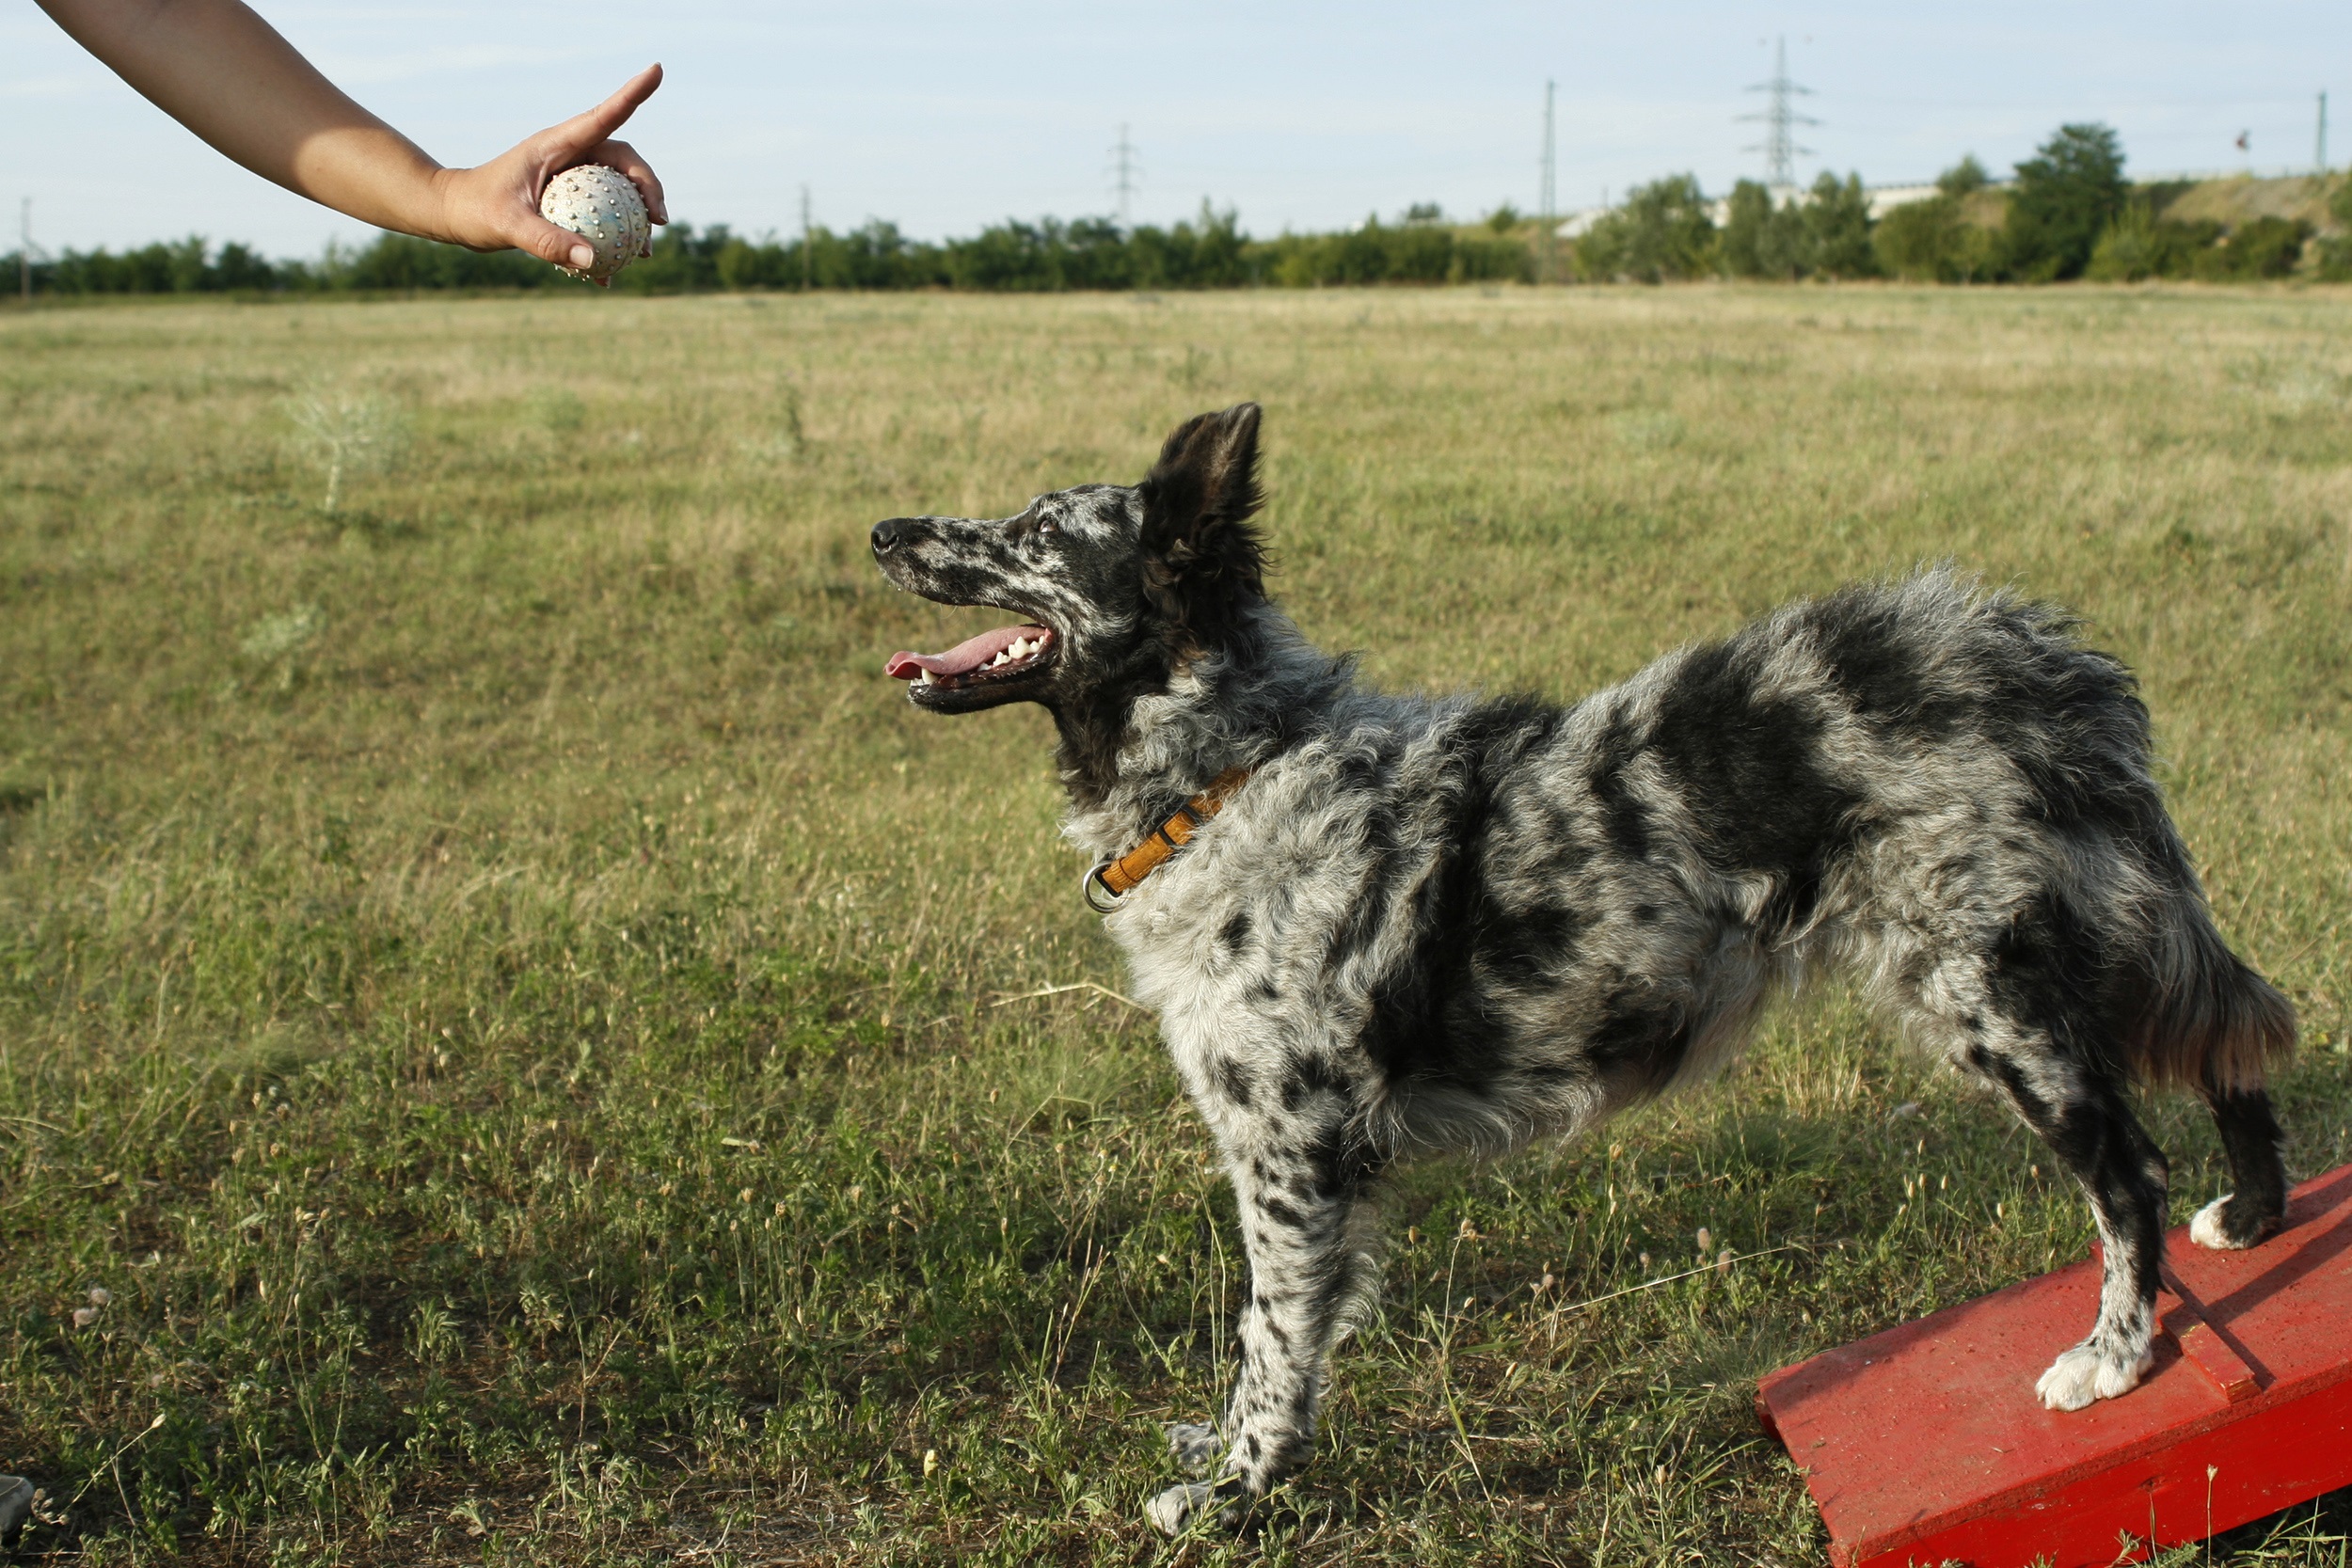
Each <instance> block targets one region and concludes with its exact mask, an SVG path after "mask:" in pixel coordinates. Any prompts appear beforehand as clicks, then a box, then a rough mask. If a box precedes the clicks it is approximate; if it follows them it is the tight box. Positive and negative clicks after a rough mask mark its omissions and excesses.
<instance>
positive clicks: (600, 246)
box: [539, 164, 653, 283]
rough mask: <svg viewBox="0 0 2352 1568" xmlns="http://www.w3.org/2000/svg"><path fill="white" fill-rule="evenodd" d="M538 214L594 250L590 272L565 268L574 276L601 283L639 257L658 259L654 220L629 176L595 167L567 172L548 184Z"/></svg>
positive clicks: (589, 165) (590, 166)
mask: <svg viewBox="0 0 2352 1568" xmlns="http://www.w3.org/2000/svg"><path fill="white" fill-rule="evenodd" d="M539 215H540V216H542V217H544V218H546V219H547V220H548V222H549V223H551V224H553V225H555V226H556V227H557V228H558V229H563V230H569V231H570V232H572V233H575V234H577V235H579V236H580V238H581V239H583V240H586V241H587V242H588V243H589V245H592V246H593V247H595V249H596V260H595V261H592V262H590V263H589V264H588V265H587V266H586V267H584V268H583V267H564V269H563V270H564V271H565V272H567V273H570V274H571V275H572V276H573V277H584V278H587V279H588V280H589V281H590V282H592V283H601V282H603V281H604V280H605V279H606V278H608V277H612V275H613V274H614V273H616V272H618V271H620V270H621V269H622V268H623V267H625V266H627V265H628V264H629V263H630V262H631V261H635V260H637V258H639V257H640V256H650V255H652V254H653V243H652V241H653V220H652V219H651V218H649V217H648V216H646V214H645V200H644V198H643V197H641V196H639V195H638V194H637V187H636V186H635V185H633V184H631V183H629V181H628V176H627V175H624V174H620V173H618V172H616V171H614V170H612V169H609V168H603V167H599V166H596V165H595V164H583V165H581V166H580V167H578V168H567V169H565V170H564V172H563V173H561V174H559V175H557V176H556V177H555V178H554V179H552V180H550V181H548V188H547V190H546V192H545V193H544V194H542V195H541V196H540V198H539Z"/></svg>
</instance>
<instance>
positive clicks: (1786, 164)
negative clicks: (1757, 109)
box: [1740, 37, 1821, 189]
mask: <svg viewBox="0 0 2352 1568" xmlns="http://www.w3.org/2000/svg"><path fill="white" fill-rule="evenodd" d="M1745 90H1747V91H1749V92H1765V93H1770V94H1772V99H1771V101H1770V106H1769V107H1767V108H1766V109H1765V111H1764V112H1763V113H1762V114H1756V115H1741V116H1740V119H1741V120H1742V121H1747V120H1761V121H1762V122H1763V124H1764V140H1763V142H1762V143H1761V144H1760V145H1757V146H1755V147H1746V148H1742V149H1740V150H1741V151H1743V152H1761V153H1763V154H1764V182H1765V183H1766V184H1768V185H1772V186H1774V187H1777V188H1780V189H1788V188H1789V187H1791V186H1793V185H1795V184H1796V182H1797V168H1796V165H1797V155H1798V154H1799V153H1803V154H1804V155H1805V156H1806V157H1811V156H1812V155H1813V149H1811V148H1809V147H1799V146H1798V145H1797V143H1796V138H1795V136H1794V135H1791V134H1790V133H1791V131H1792V129H1793V128H1794V127H1796V126H1799V125H1819V124H1820V123H1821V122H1820V120H1818V119H1812V118H1811V117H1810V116H1806V115H1801V114H1799V113H1797V112H1796V110H1795V109H1794V108H1793V107H1792V106H1791V105H1790V103H1789V102H1788V101H1789V100H1790V99H1791V98H1796V97H1800V96H1802V97H1806V98H1810V97H1812V96H1813V89H1812V88H1811V87H1799V86H1797V84H1796V83H1794V82H1792V81H1790V80H1789V79H1788V39H1787V38H1785V37H1784V38H1781V39H1779V40H1775V41H1774V43H1773V45H1772V80H1771V81H1769V82H1758V83H1756V85H1755V86H1754V87H1748V88H1747V89H1745Z"/></svg>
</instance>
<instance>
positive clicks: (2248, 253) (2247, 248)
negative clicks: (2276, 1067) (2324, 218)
mask: <svg viewBox="0 0 2352 1568" xmlns="http://www.w3.org/2000/svg"><path fill="white" fill-rule="evenodd" d="M2311 235H2312V228H2311V225H2309V224H2307V223H2298V222H2296V221H2295V220H2293V219H2290V218H2280V217H2259V218H2256V219H2254V220H2253V221H2252V222H2251V223H2248V224H2245V225H2243V226H2241V227H2240V228H2239V229H2238V230H2237V231H2236V232H2235V233H2233V234H2232V235H2231V236H2230V244H2229V253H2230V275H2231V276H2232V277H2244V278H2255V277H2286V276H2287V275H2288V274H2290V273H2292V272H2293V271H2294V270H2295V268H2296V263H2297V262H2298V261H2302V259H2303V242H2304V241H2305V240H2308V239H2310V238H2311Z"/></svg>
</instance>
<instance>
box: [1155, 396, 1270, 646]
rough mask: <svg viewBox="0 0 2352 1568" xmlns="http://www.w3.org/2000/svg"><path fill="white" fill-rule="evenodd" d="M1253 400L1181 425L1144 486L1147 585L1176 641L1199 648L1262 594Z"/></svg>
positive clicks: (1219, 636) (1226, 631)
mask: <svg viewBox="0 0 2352 1568" xmlns="http://www.w3.org/2000/svg"><path fill="white" fill-rule="evenodd" d="M1258 415H1259V408H1258V405H1257V404H1254V403H1240V404H1234V405H1233V406H1232V407H1231V408H1228V409H1226V410H1224V411H1223V412H1221V413H1216V414H1200V415H1196V416H1194V417H1193V418H1191V419H1189V420H1185V421H1184V423H1183V424H1181V425H1178V426H1177V427H1176V430H1175V432H1174V434H1172V435H1170V436H1168V443H1167V445H1165V446H1163V447H1162V448H1161V449H1160V460H1159V461H1158V462H1157V463H1155V464H1153V465H1152V472H1151V473H1150V474H1149V475H1148V476H1147V477H1146V478H1145V479H1144V482H1143V483H1142V485H1141V486H1140V488H1141V490H1142V493H1143V557H1144V567H1143V591H1144V594H1145V596H1146V597H1147V598H1148V599H1150V600H1151V602H1152V608H1153V609H1154V610H1158V611H1159V613H1160V615H1161V617H1162V618H1163V619H1164V620H1166V621H1167V622H1168V624H1169V625H1170V626H1172V627H1174V628H1175V630H1176V632H1177V636H1178V641H1179V642H1181V643H1184V644H1189V647H1190V651H1192V652H1201V651H1205V650H1206V649H1208V648H1210V647H1214V646H1215V645H1216V644H1217V643H1219V642H1221V641H1224V640H1225V638H1226V636H1227V635H1228V634H1229V633H1230V632H1231V631H1232V629H1233V627H1234V625H1235V623H1236V622H1237V621H1238V619H1239V616H1240V613H1241V611H1242V610H1244V609H1245V608H1247V607H1248V605H1249V604H1250V603H1252V602H1254V601H1256V600H1260V599H1263V598H1264V597H1265V545H1264V543H1263V541H1262V540H1261V539H1260V538H1259V537H1258V531H1257V530H1256V529H1254V528H1251V527H1250V526H1249V518H1250V517H1251V515H1253V514H1255V513H1256V512H1257V510H1258V508H1259V507H1260V506H1262V505H1263V504H1264V501H1265V497H1264V496H1263V494H1262V493H1261V492H1260V491H1259V489H1258Z"/></svg>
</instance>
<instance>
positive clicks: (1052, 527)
mask: <svg viewBox="0 0 2352 1568" xmlns="http://www.w3.org/2000/svg"><path fill="white" fill-rule="evenodd" d="M1060 531H1061V525H1060V524H1059V523H1057V522H1056V521H1054V519H1053V518H1051V517H1040V518H1039V519H1038V520H1037V527H1036V528H1034V529H1032V530H1031V532H1033V533H1035V534H1036V535H1037V536H1038V537H1039V538H1041V539H1051V538H1052V537H1053V536H1054V535H1055V534H1057V533H1059V532H1060Z"/></svg>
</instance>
